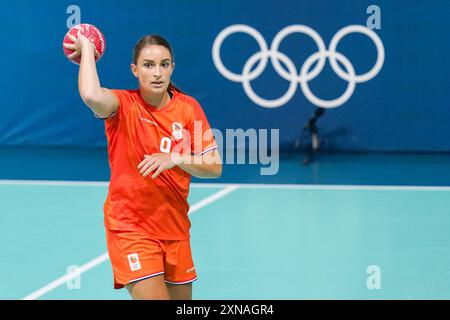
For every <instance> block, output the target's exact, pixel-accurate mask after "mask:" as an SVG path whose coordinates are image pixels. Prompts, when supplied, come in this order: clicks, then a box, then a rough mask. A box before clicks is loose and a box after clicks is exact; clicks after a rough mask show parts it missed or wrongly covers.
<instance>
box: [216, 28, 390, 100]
mask: <svg viewBox="0 0 450 320" xmlns="http://www.w3.org/2000/svg"><path fill="white" fill-rule="evenodd" d="M238 32H241V33H246V34H248V35H250V36H252V37H253V38H254V39H255V40H256V42H257V43H258V45H259V49H260V51H259V52H257V53H255V54H253V55H252V56H251V57H250V58H249V59H248V60H247V62H246V63H245V64H244V67H243V69H242V74H237V73H233V72H231V71H229V70H228V69H227V68H226V67H225V66H224V64H223V62H222V58H221V56H220V49H221V47H222V43H223V42H224V41H225V39H226V38H227V37H228V36H230V35H232V34H233V33H238ZM292 33H302V34H305V35H308V36H310V37H311V38H312V39H313V40H314V42H315V43H316V45H317V49H318V51H317V52H316V53H313V54H312V55H311V56H310V57H308V58H307V59H306V60H305V62H304V63H303V65H302V67H301V68H300V71H298V70H297V68H296V67H295V65H294V63H293V62H292V60H291V59H290V58H289V57H287V56H286V55H285V54H283V53H281V52H279V51H278V48H279V46H280V44H281V42H282V41H283V39H284V38H285V37H287V36H289V35H290V34H292ZM350 33H362V34H364V35H366V36H368V37H369V38H370V39H371V40H372V41H373V42H374V44H375V47H376V49H377V60H376V62H375V65H374V66H373V67H372V69H371V70H369V71H368V72H366V73H365V74H361V75H357V74H356V73H355V69H354V67H353V65H352V63H351V62H350V61H349V60H348V59H347V58H346V57H345V56H344V55H342V54H341V53H339V52H337V51H336V49H337V46H338V43H339V41H341V40H342V38H344V37H345V36H347V35H348V34H350ZM212 56H213V61H214V64H215V66H216V68H217V70H218V71H219V72H220V73H221V74H222V75H223V76H224V77H225V78H227V79H228V80H231V81H234V82H241V83H242V87H243V88H244V91H245V93H246V94H247V96H248V97H249V98H250V99H251V100H252V101H253V102H254V103H256V104H258V105H260V106H262V107H265V108H277V107H281V106H282V105H284V104H286V103H287V102H288V101H289V100H290V99H291V98H292V97H293V96H294V94H295V92H296V90H297V84H300V87H301V89H302V91H303V93H304V94H305V96H306V98H307V99H308V100H309V101H310V102H311V103H313V104H315V105H316V106H318V107H321V108H336V107H339V106H341V105H342V104H344V103H345V102H347V100H348V99H350V97H351V96H352V94H353V92H354V90H355V87H356V84H357V83H362V82H366V81H369V80H371V79H373V78H374V77H375V76H376V75H377V74H378V73H379V72H380V70H381V68H382V67H383V63H384V46H383V42H382V41H381V39H380V37H379V36H378V35H377V34H376V33H375V32H373V31H372V30H370V29H369V28H367V27H365V26H361V25H350V26H347V27H344V28H342V29H341V30H339V31H338V32H336V34H335V35H334V36H333V38H332V39H331V41H330V46H329V48H328V50H327V49H326V47H325V43H324V42H323V39H322V37H321V36H320V35H319V34H318V33H317V32H316V31H314V30H313V29H312V28H310V27H308V26H304V25H292V26H288V27H285V28H283V29H282V30H281V31H279V32H278V33H277V34H276V35H275V37H274V38H273V41H272V44H271V46H270V49H269V48H268V46H267V43H266V41H265V39H264V37H263V36H262V35H261V34H260V33H259V32H258V31H257V30H256V29H254V28H252V27H250V26H247V25H243V24H236V25H231V26H229V27H227V28H225V29H223V30H222V31H221V32H220V33H219V34H218V35H217V37H216V39H215V40H214V44H213V48H212ZM269 58H270V61H271V63H272V65H273V67H274V69H275V71H276V72H277V73H278V75H280V76H281V77H282V78H283V79H285V80H287V81H290V85H289V88H288V90H287V91H286V93H285V94H283V95H282V96H281V97H280V98H278V99H273V100H267V99H263V98H261V97H260V96H258V95H257V94H256V93H255V91H253V89H252V87H251V85H250V82H251V81H252V80H254V79H256V78H257V77H259V76H260V75H261V74H262V73H263V72H264V70H265V69H266V66H267V62H268V59H269ZM327 58H328V59H329V61H330V65H331V68H332V69H333V71H334V72H335V73H336V74H337V75H338V76H339V77H340V78H341V79H343V80H345V81H347V82H348V86H347V89H346V90H345V92H344V93H343V94H342V96H340V97H339V98H336V99H334V100H322V99H319V98H317V97H316V96H315V95H314V94H313V93H312V92H311V90H310V88H309V85H308V82H309V81H311V80H313V79H314V78H316V77H317V76H318V75H319V73H320V72H322V70H323V68H324V66H325V62H326V59H327ZM280 61H281V62H282V63H283V64H284V65H285V66H286V67H287V70H288V71H286V70H285V69H284V68H283V67H282V65H281V63H280ZM316 61H317V63H316V65H315V67H314V68H313V70H311V71H310V68H311V66H312V65H313V64H314V63H315V62H316ZM338 61H339V62H340V63H341V64H342V65H343V66H344V68H345V71H344V70H342V68H341V67H340V66H339V63H338ZM258 62H259V64H258V66H257V67H256V68H255V69H254V70H253V71H251V70H252V68H253V66H254V65H255V64H256V63H258Z"/></svg>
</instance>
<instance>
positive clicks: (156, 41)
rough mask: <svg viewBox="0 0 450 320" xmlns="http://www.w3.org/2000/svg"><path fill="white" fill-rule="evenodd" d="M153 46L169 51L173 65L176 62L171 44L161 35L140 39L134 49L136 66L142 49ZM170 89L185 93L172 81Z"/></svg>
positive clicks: (151, 35)
mask: <svg viewBox="0 0 450 320" xmlns="http://www.w3.org/2000/svg"><path fill="white" fill-rule="evenodd" d="M151 45H157V46H163V47H164V48H166V49H167V50H169V53H170V58H171V60H172V63H174V62H175V59H174V57H173V51H172V47H171V46H170V44H169V42H168V41H167V40H166V39H164V38H163V37H161V36H160V35H157V34H150V35H146V36H143V37H142V38H141V39H139V41H138V42H137V43H136V45H135V46H134V49H133V63H134V64H137V61H138V58H139V54H140V53H141V51H142V49H144V48H145V47H147V46H151ZM170 87H172V88H174V89H175V90H177V91H179V92H181V93H183V91H181V90H180V89H179V88H177V87H176V86H175V85H174V84H173V83H172V81H171V82H170V84H169V88H170Z"/></svg>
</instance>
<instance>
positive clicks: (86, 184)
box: [0, 180, 450, 191]
mask: <svg viewBox="0 0 450 320" xmlns="http://www.w3.org/2000/svg"><path fill="white" fill-rule="evenodd" d="M0 185H21V186H23V185H27V186H82V187H108V185H109V182H107V181H57V180H54V181H52V180H0ZM230 186H237V187H239V188H240V189H298V190H386V191H390V190H398V191H401V190H406V191H409V190H411V191H450V186H407V185H403V186H394V185H350V184H349V185H346V184H341V185H333V184H275V183H274V184H270V183H269V184H267V183H266V184H264V183H256V184H255V183H191V187H192V188H226V187H230Z"/></svg>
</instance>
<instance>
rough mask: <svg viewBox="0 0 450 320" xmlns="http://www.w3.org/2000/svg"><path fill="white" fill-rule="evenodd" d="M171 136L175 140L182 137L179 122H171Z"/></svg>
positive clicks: (181, 128) (181, 127)
mask: <svg viewBox="0 0 450 320" xmlns="http://www.w3.org/2000/svg"><path fill="white" fill-rule="evenodd" d="M172 137H173V138H174V139H175V140H181V139H183V126H182V125H181V123H179V122H174V123H172Z"/></svg>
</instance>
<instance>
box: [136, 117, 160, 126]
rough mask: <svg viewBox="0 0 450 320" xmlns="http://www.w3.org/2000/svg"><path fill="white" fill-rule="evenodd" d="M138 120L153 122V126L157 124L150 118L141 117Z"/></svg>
mask: <svg viewBox="0 0 450 320" xmlns="http://www.w3.org/2000/svg"><path fill="white" fill-rule="evenodd" d="M140 120H141V121H143V122H146V123H150V124H153V125H155V126H158V124H157V123H156V122H155V121H152V120H150V119H147V118H144V117H141V118H140Z"/></svg>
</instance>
